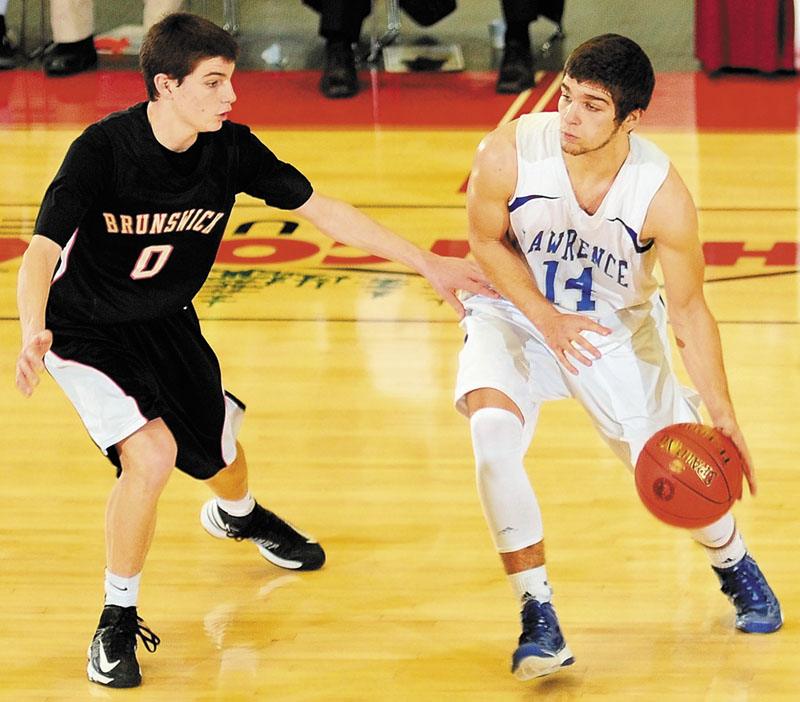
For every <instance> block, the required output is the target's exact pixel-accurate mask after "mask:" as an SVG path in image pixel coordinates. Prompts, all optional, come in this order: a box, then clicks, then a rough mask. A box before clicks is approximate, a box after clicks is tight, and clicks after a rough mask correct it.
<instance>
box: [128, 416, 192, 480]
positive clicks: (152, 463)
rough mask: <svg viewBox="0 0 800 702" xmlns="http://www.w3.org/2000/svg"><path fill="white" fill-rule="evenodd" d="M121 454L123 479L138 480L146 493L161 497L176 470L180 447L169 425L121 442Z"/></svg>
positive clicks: (151, 429) (152, 428) (135, 435)
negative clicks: (168, 427)
mask: <svg viewBox="0 0 800 702" xmlns="http://www.w3.org/2000/svg"><path fill="white" fill-rule="evenodd" d="M118 451H119V457H120V463H121V464H122V476H123V477H125V478H127V479H129V480H136V481H137V482H138V483H139V484H140V488H141V489H142V490H144V491H146V492H155V493H159V492H161V490H163V489H164V486H165V485H166V484H167V480H169V476H170V475H172V471H173V470H174V468H175V462H176V460H177V455H178V446H177V444H176V443H175V437H173V435H172V432H170V431H169V430H168V429H167V428H166V425H162V428H159V427H157V426H156V425H153V426H151V427H149V430H147V429H146V430H144V431H139V432H137V433H136V434H134V435H133V436H131V437H129V438H128V439H126V440H125V441H124V442H121V443H120V444H119V445H118Z"/></svg>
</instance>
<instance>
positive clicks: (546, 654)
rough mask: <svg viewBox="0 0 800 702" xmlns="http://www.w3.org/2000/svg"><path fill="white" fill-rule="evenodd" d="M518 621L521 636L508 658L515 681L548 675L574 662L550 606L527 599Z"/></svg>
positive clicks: (554, 612)
mask: <svg viewBox="0 0 800 702" xmlns="http://www.w3.org/2000/svg"><path fill="white" fill-rule="evenodd" d="M520 618H521V619H522V634H521V635H520V637H519V646H518V647H517V650H516V651H514V655H513V656H512V658H511V672H512V673H513V674H514V677H516V678H517V680H530V679H531V678H538V677H541V676H542V675H549V674H550V673H555V672H556V671H557V670H558V669H559V668H563V667H564V666H567V665H572V664H573V663H574V662H575V659H574V658H573V657H572V651H570V650H569V646H567V644H566V642H565V641H564V636H563V634H562V633H561V627H560V626H559V625H558V617H557V616H556V611H555V610H554V609H553V605H552V604H550V603H549V602H539V600H533V599H530V600H528V601H527V602H526V603H525V605H524V606H523V608H522V614H521V615H520Z"/></svg>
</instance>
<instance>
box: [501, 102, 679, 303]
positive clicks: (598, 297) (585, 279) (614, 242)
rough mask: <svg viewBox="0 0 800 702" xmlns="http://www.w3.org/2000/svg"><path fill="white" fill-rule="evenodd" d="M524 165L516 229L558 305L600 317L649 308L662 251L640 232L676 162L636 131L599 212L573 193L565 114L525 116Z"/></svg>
mask: <svg viewBox="0 0 800 702" xmlns="http://www.w3.org/2000/svg"><path fill="white" fill-rule="evenodd" d="M517 163H518V174H517V187H516V190H515V191H514V196H513V198H512V199H511V201H510V202H509V206H508V207H509V211H510V216H511V230H512V233H513V235H514V236H515V237H516V239H517V241H518V243H519V246H520V248H521V250H522V252H523V253H524V255H525V257H526V259H527V261H528V265H529V266H530V268H531V271H532V272H533V276H534V278H535V280H536V283H537V284H538V286H539V289H540V290H541V291H542V292H543V293H544V294H545V296H546V297H547V298H548V299H549V300H550V302H552V303H553V304H554V305H556V306H557V307H558V308H559V309H561V310H562V311H564V312H571V313H578V314H585V315H588V316H590V317H592V318H594V319H602V318H603V317H607V316H608V315H611V314H615V313H617V312H618V311H620V310H627V309H630V308H633V307H637V306H639V305H643V304H645V303H648V301H649V300H650V298H651V297H652V296H653V294H654V293H655V292H656V290H657V287H658V284H657V281H656V279H655V277H654V276H653V266H654V265H655V247H654V246H653V241H652V240H651V241H642V240H641V237H640V233H641V231H642V225H643V224H644V220H645V216H646V215H647V210H648V208H649V207H650V202H651V201H652V199H653V197H654V196H655V194H656V192H657V191H658V189H659V188H660V187H661V184H662V183H663V182H664V179H665V178H666V177H667V172H668V170H669V165H670V162H669V157H668V156H667V155H666V154H665V153H664V152H663V151H661V149H659V148H658V147H657V146H656V145H655V144H653V143H651V142H649V141H647V140H646V139H643V138H641V137H639V136H637V135H635V134H631V135H630V153H629V154H628V157H627V159H626V160H625V163H624V164H623V166H622V168H621V169H620V171H619V173H618V174H617V177H616V179H615V180H614V183H613V185H612V186H611V189H610V190H609V191H608V193H607V194H606V196H605V198H604V200H603V202H602V204H601V205H600V207H599V208H598V210H597V212H595V213H594V214H593V215H589V214H587V213H586V212H585V211H584V210H582V209H581V207H580V206H579V205H578V201H577V199H576V197H575V193H574V191H573V189H572V183H571V182H570V179H569V176H568V174H567V169H566V166H565V164H564V158H563V155H562V152H561V138H560V131H559V117H558V114H557V113H541V114H531V115H524V116H523V117H521V118H520V119H519V122H518V124H517Z"/></svg>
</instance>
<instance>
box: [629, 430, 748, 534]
mask: <svg viewBox="0 0 800 702" xmlns="http://www.w3.org/2000/svg"><path fill="white" fill-rule="evenodd" d="M634 477H635V480H636V490H637V492H638V493H639V497H640V498H641V500H642V502H643V503H644V506H645V507H647V509H648V510H650V512H652V513H653V514H654V515H655V516H656V517H658V518H659V519H660V520H661V521H662V522H666V523H667V524H671V525H672V526H677V527H685V528H689V529H698V528H701V527H704V526H708V525H709V524H712V523H713V522H715V521H716V520H717V519H719V518H720V517H722V516H723V515H724V514H725V513H726V512H727V511H728V510H729V509H730V508H731V506H732V505H733V503H734V502H735V501H736V500H738V499H739V498H740V497H741V495H742V457H741V454H740V453H739V450H738V449H737V448H736V445H735V444H734V443H733V441H732V440H731V439H729V438H728V437H727V436H725V435H724V434H723V433H722V432H720V431H718V430H717V429H714V428H713V427H709V426H706V425H704V424H692V423H686V424H673V425H671V426H668V427H665V428H664V429H661V430H660V431H658V432H656V433H655V434H653V436H651V437H650V438H649V439H648V440H647V443H646V444H645V445H644V448H643V449H642V452H641V453H640V454H639V458H638V460H637V461H636V469H635V471H634Z"/></svg>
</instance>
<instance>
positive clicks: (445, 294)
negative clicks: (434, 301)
mask: <svg viewBox="0 0 800 702" xmlns="http://www.w3.org/2000/svg"><path fill="white" fill-rule="evenodd" d="M439 294H440V295H441V296H442V299H443V300H444V301H445V302H446V303H447V304H448V305H450V307H452V308H453V309H454V310H455V311H456V314H458V319H459V321H460V320H462V319H464V315H465V314H466V311H465V310H464V305H462V304H461V300H459V299H458V297H457V296H456V295H455V293H453V291H452V290H440V291H439Z"/></svg>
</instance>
